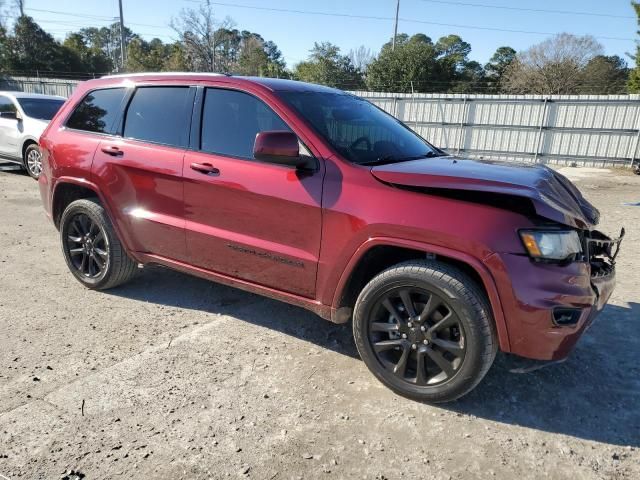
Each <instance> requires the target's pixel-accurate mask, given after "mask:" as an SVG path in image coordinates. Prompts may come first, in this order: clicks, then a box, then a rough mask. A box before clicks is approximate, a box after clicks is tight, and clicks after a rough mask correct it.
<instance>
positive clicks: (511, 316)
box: [485, 254, 615, 360]
mask: <svg viewBox="0 0 640 480" xmlns="http://www.w3.org/2000/svg"><path fill="white" fill-rule="evenodd" d="M485 263H486V264H487V266H488V267H489V269H490V270H491V272H492V273H493V275H494V278H495V280H496V285H497V288H498V293H499V295H500V301H501V303H502V308H503V312H504V316H505V320H506V324H507V331H508V336H509V345H510V350H509V352H510V353H513V354H515V355H520V356H523V357H527V358H532V359H536V360H560V359H563V358H565V357H566V356H567V355H569V353H571V351H572V350H573V348H574V346H575V344H576V343H577V341H578V339H579V338H580V337H581V335H582V334H583V333H584V331H585V330H586V329H587V328H588V327H589V325H591V323H592V322H593V320H594V319H595V317H596V316H597V315H598V313H600V312H601V311H602V309H603V308H604V306H605V304H606V303H607V301H608V300H609V297H610V296H611V293H612V292H613V288H614V286H615V273H613V272H612V273H611V274H610V275H606V276H601V277H594V278H592V277H591V266H590V265H589V263H586V262H575V263H571V264H569V265H566V266H559V265H552V264H541V263H534V262H532V261H531V260H530V259H529V258H528V257H526V256H522V255H512V254H493V255H491V256H490V257H489V258H488V259H487V260H486V261H485ZM561 311H562V312H565V311H568V312H574V313H575V318H574V319H573V321H571V322H570V324H568V325H566V324H565V325H559V324H558V323H557V315H558V312H561ZM554 312H556V318H554Z"/></svg>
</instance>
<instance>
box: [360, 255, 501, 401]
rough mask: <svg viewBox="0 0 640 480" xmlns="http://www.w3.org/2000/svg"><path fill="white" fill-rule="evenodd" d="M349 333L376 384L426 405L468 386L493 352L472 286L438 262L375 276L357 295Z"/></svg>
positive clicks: (488, 324)
mask: <svg viewBox="0 0 640 480" xmlns="http://www.w3.org/2000/svg"><path fill="white" fill-rule="evenodd" d="M353 334H354V338H355V343H356V346H357V348H358V352H359V353H360V356H361V357H362V359H363V360H364V362H365V364H366V365H367V367H369V369H370V370H371V372H372V373H373V374H374V375H375V376H376V377H377V378H378V379H379V380H380V381H381V382H382V383H384V384H385V385H386V386H388V387H389V388H391V389H392V390H394V391H395V392H397V393H399V394H400V395H403V396H405V397H408V398H411V399H414V400H419V401H424V402H428V403H440V402H448V401H452V400H455V399H457V398H460V397H461V396H463V395H465V394H466V393H468V392H469V391H471V390H472V389H473V388H474V387H475V386H476V385H477V384H478V383H479V382H480V381H481V380H482V378H483V377H484V376H485V374H486V373H487V371H488V370H489V368H490V367H491V364H492V363H493V360H494V358H495V355H496V351H497V340H496V334H495V327H494V325H493V321H492V318H491V313H490V310H489V308H488V306H487V300H486V298H485V296H484V295H483V293H482V291H481V290H480V288H479V287H478V285H477V284H476V283H475V282H474V281H473V280H472V279H471V278H470V277H469V276H467V275H466V274H464V273H463V272H462V271H460V270H458V269H457V268H454V267H452V266H450V265H445V264H442V263H439V262H436V261H427V260H425V261H418V260H416V261H409V262H406V263H401V264H398V265H396V266H394V267H391V268H389V269H387V270H385V271H384V272H382V273H380V274H379V275H377V276H376V277H374V278H373V279H372V280H371V281H370V282H369V283H368V284H367V285H366V286H365V287H364V289H363V290H362V292H361V293H360V295H359V296H358V300H357V302H356V306H355V309H354V317H353Z"/></svg>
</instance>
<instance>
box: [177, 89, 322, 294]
mask: <svg viewBox="0 0 640 480" xmlns="http://www.w3.org/2000/svg"><path fill="white" fill-rule="evenodd" d="M203 97H204V98H203V106H202V117H201V129H200V131H201V135H200V136H199V137H200V138H199V142H198V145H196V148H194V149H193V150H190V151H188V152H187V154H186V156H185V161H184V179H185V191H184V196H185V216H186V221H187V222H186V235H187V249H188V254H189V257H190V259H191V263H193V264H194V265H196V266H198V267H202V268H205V269H208V270H212V271H214V272H218V273H222V274H225V275H228V276H231V277H235V278H239V279H242V280H246V281H249V282H252V283H257V284H261V285H264V286H268V287H272V288H275V289H278V290H282V291H287V292H290V293H294V294H298V295H302V296H305V297H309V298H313V297H314V295H315V281H316V272H317V264H318V255H319V252H320V233H321V221H322V212H321V195H322V175H323V169H322V165H321V163H320V162H317V165H318V168H317V169H316V170H315V171H309V172H300V171H297V170H296V169H294V168H291V167H286V166H282V165H276V164H271V163H265V162H259V161H257V160H255V159H254V157H253V144H254V141H255V137H256V134H257V133H258V132H260V131H270V130H290V128H289V126H288V125H287V124H286V123H285V122H284V121H283V120H282V119H281V118H280V117H279V116H278V115H277V114H276V113H275V112H274V111H273V110H272V109H271V108H270V107H269V106H268V105H267V104H266V103H265V102H264V101H263V100H261V99H259V98H257V97H255V96H253V95H251V94H248V93H244V92H240V91H236V90H227V89H217V88H206V89H205V90H204V95H203ZM192 146H193V145H192Z"/></svg>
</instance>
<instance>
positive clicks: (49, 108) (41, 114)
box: [18, 98, 64, 120]
mask: <svg viewBox="0 0 640 480" xmlns="http://www.w3.org/2000/svg"><path fill="white" fill-rule="evenodd" d="M18 103H19V104H20V106H21V107H22V110H24V113H25V114H26V115H27V116H28V117H31V118H39V119H41V120H51V119H52V118H53V116H54V115H55V114H56V113H58V110H60V107H61V106H62V104H63V103H64V100H53V99H50V98H19V99H18Z"/></svg>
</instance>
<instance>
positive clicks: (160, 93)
mask: <svg viewBox="0 0 640 480" xmlns="http://www.w3.org/2000/svg"><path fill="white" fill-rule="evenodd" d="M189 98H190V95H189V88H188V87H143V88H138V90H136V93H135V95H134V96H133V100H131V103H130V104H129V108H128V109H127V118H126V119H125V122H124V136H125V137H127V138H135V139H138V140H144V141H148V142H155V143H162V144H164V145H173V146H180V147H184V146H186V144H187V140H188V134H189V117H190V116H191V108H190V105H189Z"/></svg>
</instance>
